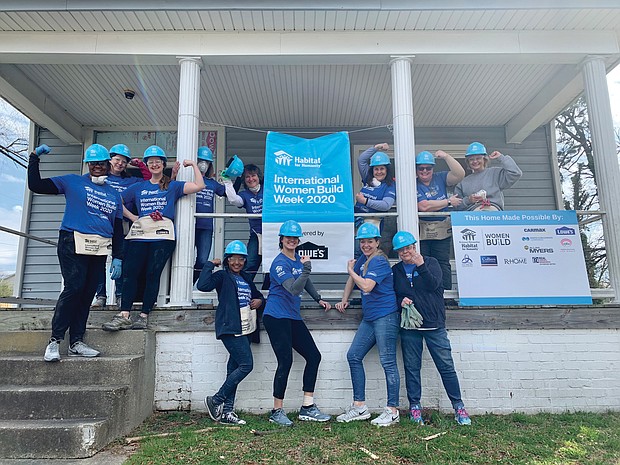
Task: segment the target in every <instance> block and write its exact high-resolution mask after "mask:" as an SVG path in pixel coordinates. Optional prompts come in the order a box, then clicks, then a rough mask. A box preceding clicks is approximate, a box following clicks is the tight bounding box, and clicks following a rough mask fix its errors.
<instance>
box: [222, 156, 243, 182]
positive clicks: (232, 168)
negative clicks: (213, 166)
mask: <svg viewBox="0 0 620 465" xmlns="http://www.w3.org/2000/svg"><path fill="white" fill-rule="evenodd" d="M241 173H243V162H242V161H241V158H239V157H238V156H237V155H233V157H232V158H231V159H230V160H228V163H226V169H224V170H223V171H222V176H226V177H227V178H234V177H236V176H241Z"/></svg>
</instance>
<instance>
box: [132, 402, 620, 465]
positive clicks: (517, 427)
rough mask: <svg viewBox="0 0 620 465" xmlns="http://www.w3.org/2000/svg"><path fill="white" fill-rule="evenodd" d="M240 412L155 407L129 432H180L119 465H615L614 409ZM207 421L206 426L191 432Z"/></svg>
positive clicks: (618, 423)
mask: <svg viewBox="0 0 620 465" xmlns="http://www.w3.org/2000/svg"><path fill="white" fill-rule="evenodd" d="M241 416H242V417H243V418H244V419H245V420H247V421H248V424H247V425H246V426H242V427H240V429H231V428H228V427H226V426H220V425H216V424H215V423H213V422H212V421H211V420H210V419H209V418H208V416H206V415H204V414H196V413H183V412H175V413H159V414H156V415H154V416H153V417H152V418H150V419H149V420H148V421H147V422H146V423H145V424H144V425H143V426H141V427H140V428H139V430H137V431H134V433H133V434H132V435H131V436H139V435H149V434H156V433H161V432H179V433H180V434H179V435H176V436H169V437H164V438H148V439H144V440H142V441H140V446H139V448H138V449H137V451H136V452H135V454H134V455H132V456H131V458H130V459H129V460H128V461H127V462H126V464H127V465H146V464H149V465H156V464H166V465H174V464H183V465H186V464H337V465H341V464H374V465H379V464H436V465H450V464H510V465H519V464H523V465H567V464H571V465H572V464H574V465H614V464H615V465H620V413H607V414H593V413H575V414H561V415H551V414H538V415H523V414H516V413H515V414H512V415H506V416H497V415H482V416H474V417H473V418H472V422H473V424H472V426H470V427H462V426H458V425H457V424H456V423H455V422H454V420H453V418H452V416H446V415H442V414H439V413H438V412H428V411H427V412H425V419H427V420H429V421H430V423H429V424H427V426H424V427H418V426H416V425H414V424H412V423H410V422H409V420H408V419H407V418H406V417H405V416H401V423H400V424H399V425H396V426H392V427H387V428H377V427H374V426H372V425H371V424H370V423H369V422H367V421H365V422H353V423H350V424H343V423H336V422H335V421H332V422H329V423H309V422H300V421H297V420H296V415H294V414H293V413H290V414H289V417H290V418H291V419H293V420H294V421H295V426H293V427H292V428H286V429H285V428H280V427H277V426H275V425H273V424H271V423H269V422H268V421H267V417H266V415H261V416H258V415H249V414H243V413H242V414H241ZM208 427H213V429H212V430H210V431H207V432H203V433H195V432H194V431H195V430H198V429H201V428H208ZM252 430H256V431H258V432H259V435H256V434H254V433H252ZM442 432H445V433H446V434H444V435H442V436H440V437H438V438H435V439H432V440H429V441H424V440H423V438H425V437H427V436H430V435H433V434H436V433H442ZM362 448H364V449H366V450H368V451H369V452H370V453H372V454H375V455H376V456H377V457H378V458H376V459H373V458H371V457H370V456H369V455H368V454H367V453H365V452H364V451H362V450H361V449H362Z"/></svg>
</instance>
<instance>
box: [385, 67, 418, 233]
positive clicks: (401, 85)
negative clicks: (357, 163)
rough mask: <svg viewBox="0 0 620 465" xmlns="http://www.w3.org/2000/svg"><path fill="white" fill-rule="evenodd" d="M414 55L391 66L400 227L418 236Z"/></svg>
mask: <svg viewBox="0 0 620 465" xmlns="http://www.w3.org/2000/svg"><path fill="white" fill-rule="evenodd" d="M412 58H413V57H396V58H394V59H393V60H392V61H390V68H391V73H392V118H393V123H394V157H395V160H396V204H397V205H398V229H399V230H405V231H409V232H410V233H412V234H413V235H414V236H415V237H416V239H418V238H419V237H420V234H419V232H418V202H417V194H416V193H417V188H416V177H415V174H416V173H415V143H414V134H413V90H412V87H411V63H412Z"/></svg>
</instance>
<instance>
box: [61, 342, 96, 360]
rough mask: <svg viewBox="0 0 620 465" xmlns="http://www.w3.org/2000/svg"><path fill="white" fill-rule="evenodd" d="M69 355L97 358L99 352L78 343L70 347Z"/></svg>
mask: <svg viewBox="0 0 620 465" xmlns="http://www.w3.org/2000/svg"><path fill="white" fill-rule="evenodd" d="M67 355H69V357H97V356H98V355H99V351H98V350H95V349H93V348H92V347H90V346H88V345H86V344H85V343H84V342H82V341H77V342H74V343H73V344H72V345H71V347H69V351H68V353H67Z"/></svg>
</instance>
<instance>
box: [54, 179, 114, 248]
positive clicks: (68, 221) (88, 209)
mask: <svg viewBox="0 0 620 465" xmlns="http://www.w3.org/2000/svg"><path fill="white" fill-rule="evenodd" d="M50 179H51V180H52V182H53V183H54V185H55V186H56V188H57V189H58V192H59V193H60V194H64V195H65V200H66V207H65V214H64V216H63V217H62V224H61V225H60V229H62V230H64V231H77V232H80V233H82V234H98V235H99V236H102V237H112V235H113V234H114V220H115V219H116V218H118V219H122V218H123V204H122V203H121V197H120V195H119V193H118V192H116V190H114V188H113V187H112V186H109V185H108V184H103V185H97V184H95V183H94V182H92V181H91V180H90V175H89V174H85V175H83V176H80V175H77V174H65V175H64V176H55V177H53V178H50Z"/></svg>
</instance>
